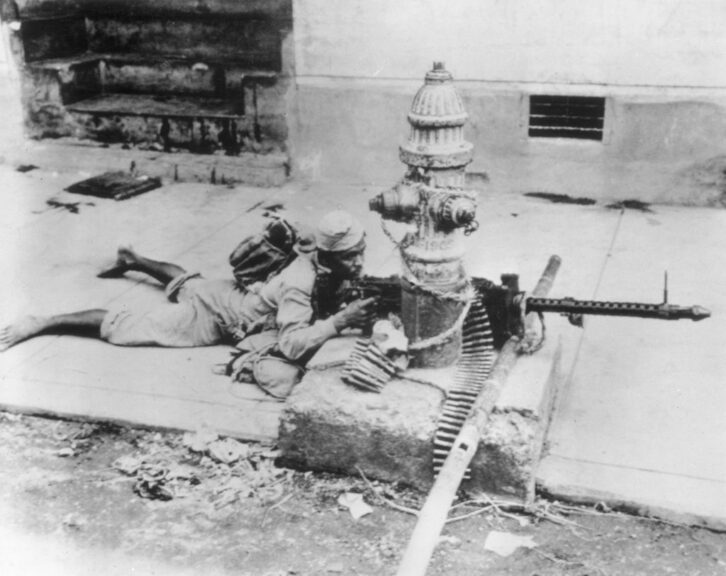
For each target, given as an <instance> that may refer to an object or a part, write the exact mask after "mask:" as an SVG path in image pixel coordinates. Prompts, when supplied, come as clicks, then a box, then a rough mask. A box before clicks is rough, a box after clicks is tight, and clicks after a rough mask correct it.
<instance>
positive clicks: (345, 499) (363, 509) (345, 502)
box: [338, 492, 373, 520]
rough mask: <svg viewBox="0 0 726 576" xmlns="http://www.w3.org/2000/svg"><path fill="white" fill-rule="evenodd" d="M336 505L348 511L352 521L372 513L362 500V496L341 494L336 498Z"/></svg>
mask: <svg viewBox="0 0 726 576" xmlns="http://www.w3.org/2000/svg"><path fill="white" fill-rule="evenodd" d="M338 504H339V505H340V506H342V507H343V508H346V509H347V510H348V511H350V515H351V516H352V517H353V520H358V519H360V518H363V516H365V515H366V514H370V513H372V512H373V508H371V507H370V506H369V505H368V504H366V503H365V500H363V494H357V493H355V492H344V493H343V494H341V495H340V496H339V497H338Z"/></svg>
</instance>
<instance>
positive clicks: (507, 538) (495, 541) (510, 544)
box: [484, 530, 537, 556]
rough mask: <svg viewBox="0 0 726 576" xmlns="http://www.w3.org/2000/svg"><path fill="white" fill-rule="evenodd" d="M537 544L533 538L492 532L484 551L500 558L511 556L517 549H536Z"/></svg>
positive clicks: (485, 543)
mask: <svg viewBox="0 0 726 576" xmlns="http://www.w3.org/2000/svg"><path fill="white" fill-rule="evenodd" d="M536 547H537V543H536V542H535V541H534V537H532V536H520V535H519V534H512V533H510V532H499V531H497V530H492V531H491V532H489V534H488V535H487V539H486V541H485V542H484V550H489V551H490V552H494V553H495V554H499V555H500V556H509V555H510V554H512V552H514V551H515V550H516V549H517V548H536Z"/></svg>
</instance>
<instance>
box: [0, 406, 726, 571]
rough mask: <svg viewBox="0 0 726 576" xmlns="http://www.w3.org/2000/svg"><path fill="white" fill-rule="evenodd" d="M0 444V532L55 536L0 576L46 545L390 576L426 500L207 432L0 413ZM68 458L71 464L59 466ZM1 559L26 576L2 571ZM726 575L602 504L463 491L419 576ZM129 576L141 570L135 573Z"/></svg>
mask: <svg viewBox="0 0 726 576" xmlns="http://www.w3.org/2000/svg"><path fill="white" fill-rule="evenodd" d="M200 438H201V439H204V442H199V440H200ZM0 440H1V441H0V463H2V466H0V511H1V512H2V513H3V523H2V526H0V532H1V533H2V534H1V535H3V536H5V537H7V536H12V535H17V534H20V533H21V532H22V533H26V532H27V533H28V534H31V533H32V534H35V535H41V534H45V535H48V536H49V537H51V536H50V535H52V537H51V539H50V540H37V541H36V540H33V541H32V542H33V546H32V547H30V546H25V547H24V548H21V547H13V546H6V547H5V550H4V551H5V552H6V554H4V555H3V557H2V558H0V572H1V573H2V574H6V573H8V574H9V573H13V574H35V573H49V572H48V571H47V570H46V571H42V572H41V571H37V572H35V571H33V570H32V569H28V566H30V568H32V562H33V560H34V559H35V557H36V556H37V555H33V554H32V553H29V552H28V551H29V550H43V552H44V554H46V553H47V551H48V550H49V547H48V543H50V548H53V546H56V547H57V550H58V552H59V554H58V555H57V556H58V562H64V564H63V566H64V567H67V570H66V571H67V573H69V574H70V573H74V574H76V573H77V574H90V573H98V570H96V571H95V572H90V571H89V570H75V569H76V568H78V566H76V565H75V564H72V563H71V564H68V562H69V561H68V559H67V555H68V553H70V550H71V549H72V547H78V550H79V552H78V554H79V557H83V558H84V559H85V558H87V557H88V556H89V554H92V551H93V550H100V551H101V552H100V554H102V555H103V558H104V561H108V559H109V558H111V556H110V555H111V554H116V553H122V554H126V555H128V556H123V558H138V559H143V561H144V562H163V563H164V566H165V567H166V569H165V570H161V571H158V572H157V571H154V573H155V574H159V575H165V574H192V573H194V574H200V573H206V574H210V575H211V574H215V575H216V574H219V575H220V576H221V575H223V574H225V575H226V574H230V575H231V574H236V575H240V576H255V575H259V576H272V575H274V576H279V575H285V576H292V575H298V576H311V575H313V574H331V575H333V576H335V574H356V575H359V576H374V575H375V576H377V575H379V574H388V573H394V572H395V568H396V566H397V565H398V562H399V560H400V557H401V555H402V553H403V550H404V549H405V548H406V544H407V541H408V538H409V537H410V534H411V530H412V529H413V526H414V524H415V518H414V517H412V516H411V514H418V511H419V510H420V509H421V506H422V504H423V502H424V500H425V497H426V495H425V494H422V493H421V492H418V491H416V490H414V489H412V488H411V487H409V486H405V485H403V484H401V483H388V482H383V481H379V480H375V479H373V478H371V479H368V478H366V477H365V476H364V475H363V474H362V473H359V475H357V476H342V475H337V474H332V473H321V472H316V473H313V472H302V471H293V470H290V469H286V468H282V467H278V466H277V465H276V460H277V458H278V457H279V453H278V451H277V449H276V448H275V447H274V446H272V445H267V446H263V445H258V444H254V443H250V444H247V443H242V444H244V445H245V446H246V448H247V450H248V455H247V457H244V458H239V459H238V460H236V461H235V462H233V463H229V464H227V463H224V462H222V461H219V460H215V459H214V458H213V457H212V456H211V453H210V450H209V446H210V445H211V444H212V443H214V442H217V441H224V440H227V438H224V437H220V436H219V435H217V434H216V433H214V431H210V430H200V433H189V434H187V435H182V434H180V433H172V432H156V431H150V430H144V429H135V428H126V427H119V426H113V425H108V424H92V423H88V422H73V421H66V420H53V419H48V418H39V417H34V416H21V415H16V414H11V413H6V412H0ZM192 440H197V442H196V443H194V442H192ZM235 442H237V441H236V440H235ZM189 444H192V445H194V446H195V447H196V448H198V450H193V449H192V447H191V446H190V445H189ZM71 447H72V449H73V451H74V456H73V457H66V458H59V457H58V456H57V452H58V451H59V450H62V449H63V448H71ZM346 494H348V495H351V494H352V495H353V499H354V500H357V499H359V498H360V499H361V500H362V501H363V502H364V503H365V504H367V505H371V506H372V507H374V508H375V510H374V514H367V515H364V516H362V517H360V518H359V519H358V520H356V521H352V519H351V512H350V510H351V508H350V507H349V506H343V504H341V502H340V501H339V500H340V499H341V496H343V495H346ZM170 496H171V498H170V499H169V497H170ZM350 498H351V496H347V497H345V498H344V499H343V500H342V502H343V503H350V500H349V499H350ZM3 503H5V504H7V503H11V505H8V506H6V507H4V508H3ZM401 512H405V513H401ZM492 531H495V532H500V533H503V534H510V536H504V537H501V536H499V537H497V536H493V537H491V538H492V539H491V540H490V541H489V546H490V547H495V548H496V547H497V546H496V544H497V538H500V540H501V539H503V540H504V542H505V543H507V542H509V543H510V544H511V543H512V540H513V538H512V536H514V537H515V538H514V540H515V543H516V544H518V547H517V548H515V551H514V552H513V553H511V555H509V556H502V555H500V554H499V553H495V552H493V551H491V550H487V549H486V548H485V542H486V540H487V537H488V536H489V534H490V533H491V532H492ZM523 537H524V538H529V539H530V540H524V541H521V540H518V539H519V538H523ZM3 541H4V542H6V543H7V539H4V540H3ZM531 544H534V546H535V547H531V546H530V545H531ZM66 546H67V547H68V548H66ZM497 549H500V548H497ZM61 553H62V556H61ZM10 556H11V560H12V562H15V563H16V564H15V565H16V566H22V567H23V568H24V569H23V570H22V571H21V570H18V571H14V572H12V571H11V572H9V571H7V570H4V568H5V566H6V564H7V562H8V558H9V557H10ZM118 558H121V556H119V557H118ZM3 562H5V564H3ZM58 565H61V564H58ZM120 565H121V564H119V566H120ZM725 567H726V538H724V536H723V534H718V533H715V532H711V531H709V530H706V529H701V528H694V527H688V526H678V525H673V524H666V523H663V522H661V521H658V520H656V519H652V518H643V517H632V516H629V515H627V514H625V513H623V512H619V511H617V510H613V509H612V508H610V507H608V506H606V505H604V504H600V505H597V506H595V507H583V506H576V505H568V504H566V503H563V502H558V501H553V500H547V499H544V498H543V499H538V500H535V501H534V502H524V501H517V500H515V499H512V498H507V499H505V498H504V497H503V496H501V495H500V496H493V495H488V494H484V493H476V492H475V493H471V492H465V491H462V492H460V494H459V497H458V498H457V500H456V501H455V503H454V505H453V506H452V510H451V514H450V518H449V523H447V526H446V528H445V531H444V534H443V535H442V536H441V537H440V540H439V546H438V548H437V552H436V554H435V555H434V558H433V560H432V563H431V566H430V568H429V570H428V571H427V575H429V574H430V576H448V575H450V574H474V573H481V572H486V573H490V572H491V573H492V574H494V573H496V574H500V573H501V574H504V573H507V574H527V575H534V574H537V575H539V576H560V575H561V574H565V573H566V574H571V575H572V576H585V575H589V576H595V575H602V576H604V575H610V576H613V575H615V574H626V573H627V574H629V575H630V574H632V575H633V576H659V575H661V574H667V573H671V574H702V575H704V576H710V575H712V574H713V575H714V576H715V575H716V574H722V573H723V570H724V568H725ZM64 569H65V568H64ZM127 571H128V570H126V572H127ZM107 572H108V570H107ZM111 572H113V571H111ZM126 572H124V573H126ZM113 573H114V574H116V573H120V572H118V571H117V572H113ZM139 573H151V572H149V569H148V566H146V570H141V571H140V572H139Z"/></svg>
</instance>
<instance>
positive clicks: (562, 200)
mask: <svg viewBox="0 0 726 576" xmlns="http://www.w3.org/2000/svg"><path fill="white" fill-rule="evenodd" d="M524 195H525V196H529V197H530V198H542V199H543V200H549V201H550V202H553V203H555V204H581V205H590V204H595V203H597V200H593V199H592V198H584V197H574V196H570V195H569V194H557V193H555V192H525V194H524Z"/></svg>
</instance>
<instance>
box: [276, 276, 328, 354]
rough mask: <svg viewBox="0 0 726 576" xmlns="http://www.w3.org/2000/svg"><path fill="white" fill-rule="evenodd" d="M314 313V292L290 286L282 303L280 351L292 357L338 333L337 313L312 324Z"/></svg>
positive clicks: (278, 318) (309, 350)
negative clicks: (310, 292) (312, 294)
mask: <svg viewBox="0 0 726 576" xmlns="http://www.w3.org/2000/svg"><path fill="white" fill-rule="evenodd" d="M312 317H313V309H312V306H311V302H310V294H309V293H308V292H307V291H305V290H303V289H301V288H299V287H296V286H289V285H288V286H286V287H285V288H284V289H283V293H282V294H281V298H280V300H279V303H278V309H277V328H278V338H279V344H278V345H279V348H280V351H281V352H282V353H283V354H284V355H285V356H286V357H287V358H289V359H290V360H297V359H298V358H300V357H302V356H304V355H305V354H306V353H308V352H311V351H313V350H316V349H318V348H319V347H320V346H322V345H323V343H324V342H325V341H326V340H328V339H330V338H332V337H333V336H336V335H337V334H338V330H337V329H336V324H335V316H331V317H330V318H326V319H325V320H316V321H315V322H313V323H312V324H311V323H310V322H311V320H312Z"/></svg>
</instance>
